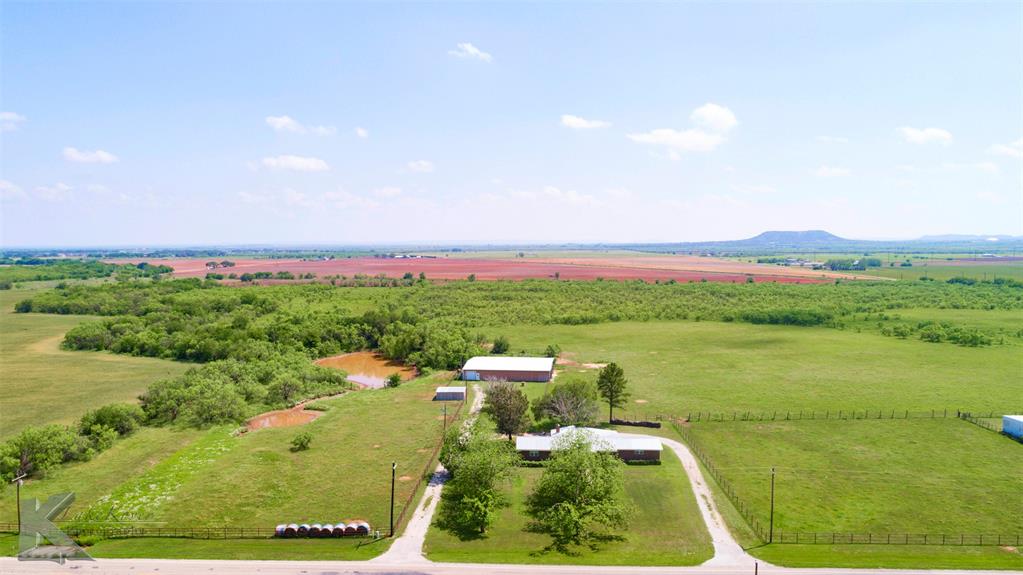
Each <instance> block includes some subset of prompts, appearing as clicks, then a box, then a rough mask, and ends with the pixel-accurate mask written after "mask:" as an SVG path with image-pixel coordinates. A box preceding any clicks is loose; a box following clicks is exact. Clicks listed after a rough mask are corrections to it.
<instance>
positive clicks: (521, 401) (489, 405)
mask: <svg viewBox="0 0 1023 575" xmlns="http://www.w3.org/2000/svg"><path fill="white" fill-rule="evenodd" d="M483 411H484V412H485V413H487V414H488V415H490V417H492V418H493V419H494V423H496V424H497V431H499V432H500V433H503V434H505V435H507V436H508V439H511V437H512V435H515V434H517V433H522V432H523V431H525V430H526V427H527V426H528V425H529V399H528V398H527V397H526V394H525V393H522V390H521V389H519V388H518V387H515V386H514V385H512V384H511V383H509V382H507V381H498V382H494V383H492V384H490V386H489V387H488V388H487V396H486V399H484V400H483Z"/></svg>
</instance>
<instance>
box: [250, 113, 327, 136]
mask: <svg viewBox="0 0 1023 575" xmlns="http://www.w3.org/2000/svg"><path fill="white" fill-rule="evenodd" d="M266 125H267V126H270V127H271V128H273V129H274V130H276V131H278V132H293V133H295V134H316V135H318V136H330V135H332V134H334V133H336V132H337V128H335V127H334V126H306V125H303V124H302V123H300V122H299V121H298V120H295V119H294V118H292V117H291V116H267V117H266Z"/></svg>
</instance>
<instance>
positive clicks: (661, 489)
mask: <svg viewBox="0 0 1023 575" xmlns="http://www.w3.org/2000/svg"><path fill="white" fill-rule="evenodd" d="M661 457H662V460H663V463H662V464H661V465H634V466H629V467H627V468H626V470H625V490H626V496H627V500H628V501H629V503H630V504H631V505H632V506H633V509H634V515H633V518H632V521H631V523H630V524H629V526H628V528H627V529H625V530H624V531H623V533H622V535H623V537H624V539H623V540H621V541H611V542H607V543H602V544H600V545H599V547H598V549H596V550H591V549H588V548H581V549H578V550H577V551H576V552H574V553H575V554H562V553H558V552H557V551H553V550H546V548H547V547H548V546H549V544H550V537H549V536H546V535H542V534H538V533H531V532H528V531H526V526H527V523H528V517H527V516H526V515H525V512H524V508H525V498H526V496H527V495H528V494H529V492H530V490H531V488H532V485H533V483H534V482H535V481H536V480H537V478H539V476H540V474H541V473H542V470H541V469H539V468H519V469H517V470H516V472H515V475H514V477H513V478H512V480H511V481H510V484H509V485H508V486H507V487H506V490H505V494H506V496H507V498H508V502H509V505H508V506H507V507H505V508H503V509H501V510H500V511H499V513H498V515H497V518H496V519H495V521H494V525H493V527H491V528H490V530H489V531H488V532H487V533H486V535H485V536H483V537H481V538H478V539H471V540H466V541H461V540H459V539H458V537H457V536H456V535H454V534H452V533H450V532H448V531H444V530H442V529H440V528H439V527H437V526H436V525H433V526H431V527H430V531H429V532H428V533H427V536H426V544H425V551H426V554H427V557H429V558H430V559H431V560H433V561H447V562H479V563H541V564H579V565H698V564H700V563H702V562H704V561H706V560H707V559H710V557H711V556H712V555H713V548H712V546H711V543H710V535H709V534H708V533H707V531H706V528H705V527H704V525H703V521H702V520H701V519H700V511H699V508H698V507H697V502H696V498H695V497H694V496H693V492H692V489H691V487H690V485H689V480H688V479H687V477H686V474H685V471H683V469H682V465H681V463H680V462H679V460H678V458H677V457H675V454H674V453H672V452H671V451H669V450H667V449H666V450H665V451H664V452H663V454H662V456H661Z"/></svg>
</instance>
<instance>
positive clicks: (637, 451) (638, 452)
mask: <svg viewBox="0 0 1023 575" xmlns="http://www.w3.org/2000/svg"><path fill="white" fill-rule="evenodd" d="M632 454H633V455H643V450H642V449H637V450H636V451H633V452H632Z"/></svg>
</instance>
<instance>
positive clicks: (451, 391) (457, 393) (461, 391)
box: [433, 386, 465, 401]
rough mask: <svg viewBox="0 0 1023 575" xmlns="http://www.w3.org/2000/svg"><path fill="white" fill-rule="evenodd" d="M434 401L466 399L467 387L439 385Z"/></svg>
mask: <svg viewBox="0 0 1023 575" xmlns="http://www.w3.org/2000/svg"><path fill="white" fill-rule="evenodd" d="M433 400H434V401H465V387H464V386H463V387H456V386H449V387H438V388H437V393H436V394H435V395H434V396H433Z"/></svg>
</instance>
